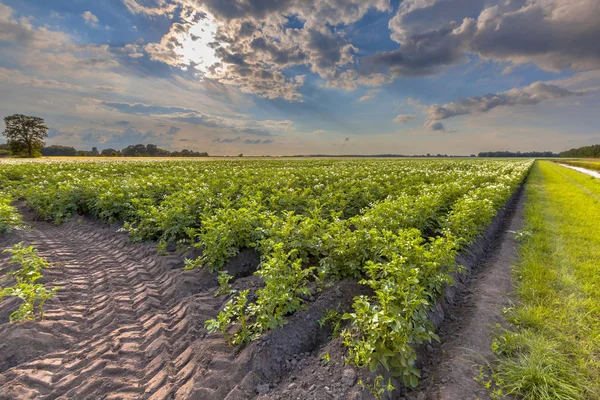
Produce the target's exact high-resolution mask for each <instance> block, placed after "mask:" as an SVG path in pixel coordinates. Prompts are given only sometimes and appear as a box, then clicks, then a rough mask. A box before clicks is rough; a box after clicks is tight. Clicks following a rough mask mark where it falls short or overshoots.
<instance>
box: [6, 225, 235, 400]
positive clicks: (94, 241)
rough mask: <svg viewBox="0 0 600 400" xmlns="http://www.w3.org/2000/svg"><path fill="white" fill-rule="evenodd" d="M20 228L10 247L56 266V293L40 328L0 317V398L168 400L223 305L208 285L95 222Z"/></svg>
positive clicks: (51, 278) (49, 276) (50, 279)
mask: <svg viewBox="0 0 600 400" xmlns="http://www.w3.org/2000/svg"><path fill="white" fill-rule="evenodd" d="M29 222H30V223H31V224H32V226H33V230H31V231H22V232H18V233H14V235H16V237H15V238H13V239H12V241H17V240H21V241H24V242H26V244H32V245H34V246H35V247H36V248H37V249H38V250H39V252H40V254H41V255H42V256H44V257H46V258H47V259H48V260H49V261H50V262H53V263H56V266H55V267H54V268H52V269H50V270H46V271H45V276H44V279H45V281H46V282H47V284H48V285H49V286H54V285H57V286H61V287H62V289H61V290H60V291H59V292H58V294H57V296H56V297H55V299H53V300H52V301H50V302H48V303H47V307H46V320H45V321H42V322H28V323H24V324H8V323H5V322H6V318H7V315H8V313H7V310H5V309H0V315H2V317H3V318H4V320H3V321H1V322H3V324H2V325H0V337H2V338H3V340H2V342H1V343H0V372H1V374H0V398H3V399H4V398H6V399H17V398H18V399H28V398H30V399H34V398H35V399H55V398H59V397H64V398H69V399H78V398H86V399H90V398H95V399H98V398H114V399H127V398H157V399H158V398H170V397H171V396H176V395H177V393H176V389H177V388H181V387H185V385H186V383H187V381H188V380H189V379H190V377H191V376H192V374H191V373H192V372H194V366H189V365H188V363H189V361H190V354H189V351H188V349H189V348H191V346H193V344H194V342H195V341H197V340H199V339H202V338H203V337H204V335H205V331H204V329H203V324H204V321H205V320H206V319H208V318H212V317H213V316H214V315H216V313H217V312H218V309H219V308H220V307H221V305H222V302H223V299H219V298H215V297H214V295H213V290H214V286H215V284H216V282H213V281H214V279H211V277H210V276H208V277H207V276H203V275H202V273H198V272H190V273H184V272H183V271H181V269H180V267H182V266H183V260H182V258H180V257H176V256H166V257H160V256H157V255H156V253H155V251H154V249H153V248H152V246H151V245H132V244H130V243H128V240H127V237H125V236H124V235H120V234H115V233H114V229H109V228H107V227H105V226H102V225H100V224H97V223H94V222H90V221H83V222H82V223H77V222H70V223H67V224H64V225H61V226H59V227H57V226H53V225H51V224H48V223H43V222H35V221H29ZM5 267H6V257H4V258H3V259H2V264H0V268H5ZM174 268H175V269H174ZM211 284H212V288H211V287H210V286H211ZM189 300H193V302H192V301H189ZM10 306H11V304H10V303H8V304H7V303H6V302H5V303H4V304H3V305H2V307H3V308H7V307H8V308H10ZM13 306H14V303H13ZM13 309H14V307H13ZM183 397H185V396H183ZM183 397H182V398H183Z"/></svg>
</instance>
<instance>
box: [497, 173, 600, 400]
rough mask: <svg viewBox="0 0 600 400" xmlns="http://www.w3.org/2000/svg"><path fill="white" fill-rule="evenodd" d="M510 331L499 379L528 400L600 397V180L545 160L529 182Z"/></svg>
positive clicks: (502, 344)
mask: <svg viewBox="0 0 600 400" xmlns="http://www.w3.org/2000/svg"><path fill="white" fill-rule="evenodd" d="M527 196H528V198H527V205H526V210H525V229H524V231H525V232H529V233H530V234H529V235H525V236H524V238H525V239H524V242H523V246H522V248H521V250H520V262H519V266H518V267H516V268H515V275H516V279H517V282H518V283H517V288H516V293H517V296H518V299H519V300H518V302H517V303H516V304H515V305H514V307H512V308H511V309H509V310H508V312H507V316H508V320H509V322H510V323H511V326H512V327H511V328H510V330H508V331H504V332H503V333H502V334H500V335H499V336H498V337H497V339H495V341H494V343H493V349H494V351H495V352H496V354H498V362H497V363H496V364H495V366H494V378H495V382H496V384H497V385H498V387H499V388H501V389H502V392H503V393H504V394H510V395H513V396H516V397H519V398H525V399H599V398H600V180H598V179H595V178H592V177H589V176H587V175H584V174H581V173H579V172H576V171H572V170H569V169H567V168H564V167H561V166H559V165H556V164H554V163H551V162H547V161H538V162H536V165H535V166H534V167H533V170H532V173H531V175H530V180H529V183H528V185H527Z"/></svg>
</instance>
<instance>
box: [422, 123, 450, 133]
mask: <svg viewBox="0 0 600 400" xmlns="http://www.w3.org/2000/svg"><path fill="white" fill-rule="evenodd" d="M423 128H425V129H429V130H430V131H435V132H446V126H445V125H444V124H442V123H441V122H439V121H425V124H423Z"/></svg>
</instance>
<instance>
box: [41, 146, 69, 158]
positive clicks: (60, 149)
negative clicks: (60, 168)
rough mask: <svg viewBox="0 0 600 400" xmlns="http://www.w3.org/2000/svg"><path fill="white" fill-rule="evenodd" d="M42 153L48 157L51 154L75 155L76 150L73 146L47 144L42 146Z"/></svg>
mask: <svg viewBox="0 0 600 400" xmlns="http://www.w3.org/2000/svg"><path fill="white" fill-rule="evenodd" d="M42 155H43V156H50V157H51V156H76V155H77V150H75V147H69V146H57V145H53V146H49V147H44V148H43V149H42Z"/></svg>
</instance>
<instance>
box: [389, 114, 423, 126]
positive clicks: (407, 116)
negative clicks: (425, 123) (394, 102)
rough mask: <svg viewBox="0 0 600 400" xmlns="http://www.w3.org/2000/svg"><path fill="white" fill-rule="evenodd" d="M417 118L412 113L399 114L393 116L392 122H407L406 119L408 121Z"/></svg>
mask: <svg viewBox="0 0 600 400" xmlns="http://www.w3.org/2000/svg"><path fill="white" fill-rule="evenodd" d="M415 118H417V116H416V115H413V114H399V115H398V116H397V117H396V118H394V120H393V121H394V122H396V123H403V124H405V123H407V122H408V121H410V120H411V119H415Z"/></svg>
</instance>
